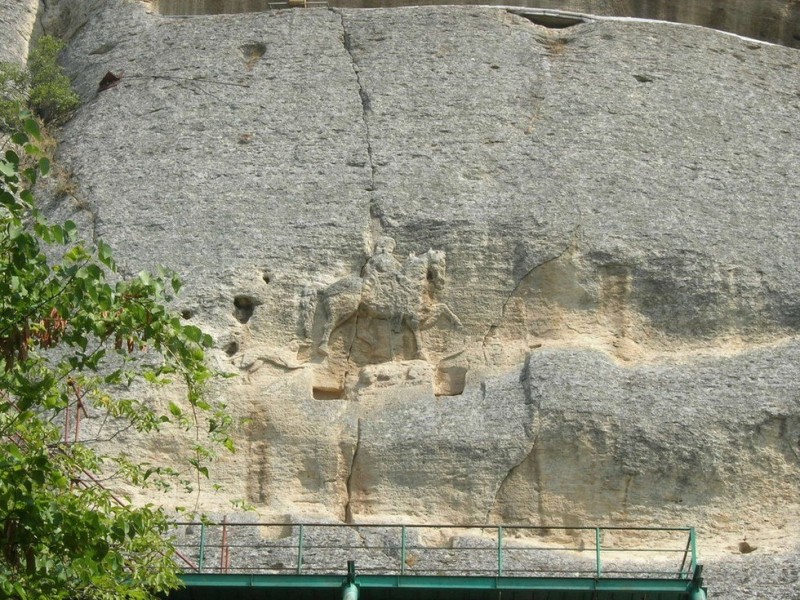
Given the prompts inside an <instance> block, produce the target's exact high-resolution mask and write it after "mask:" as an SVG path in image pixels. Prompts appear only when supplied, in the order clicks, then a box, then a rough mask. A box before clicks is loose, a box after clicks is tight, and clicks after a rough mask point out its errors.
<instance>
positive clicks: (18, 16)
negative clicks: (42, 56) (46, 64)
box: [0, 0, 39, 64]
mask: <svg viewBox="0 0 800 600" xmlns="http://www.w3.org/2000/svg"><path fill="white" fill-rule="evenodd" d="M38 6H39V3H38V2H37V1H36V0H8V3H7V4H6V6H3V7H0V62H12V63H17V64H22V63H24V62H25V61H26V60H27V58H28V42H29V41H30V39H31V34H32V33H33V26H34V22H35V21H36V10H37V8H38Z"/></svg>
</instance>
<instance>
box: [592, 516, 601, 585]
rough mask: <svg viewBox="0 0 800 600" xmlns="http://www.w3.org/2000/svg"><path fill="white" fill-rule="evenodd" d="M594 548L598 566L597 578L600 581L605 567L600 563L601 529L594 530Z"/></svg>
mask: <svg viewBox="0 0 800 600" xmlns="http://www.w3.org/2000/svg"><path fill="white" fill-rule="evenodd" d="M594 548H595V556H596V557H597V566H596V576H597V578H598V579H599V578H600V574H601V573H602V572H603V566H602V563H601V562H600V528H599V527H595V528H594Z"/></svg>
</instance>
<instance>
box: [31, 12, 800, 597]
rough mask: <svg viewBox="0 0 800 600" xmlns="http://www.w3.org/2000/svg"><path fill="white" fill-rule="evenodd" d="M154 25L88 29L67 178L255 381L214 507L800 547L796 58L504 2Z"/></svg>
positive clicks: (148, 447)
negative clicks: (633, 531)
mask: <svg viewBox="0 0 800 600" xmlns="http://www.w3.org/2000/svg"><path fill="white" fill-rule="evenodd" d="M64 6H66V4H65V5H64ZM148 8H149V6H146V5H144V4H141V3H136V2H122V1H117V0H110V1H109V2H108V3H106V4H104V5H103V6H101V7H99V8H97V9H96V10H95V11H94V12H92V13H91V14H90V15H89V18H88V19H87V20H86V23H85V25H84V26H83V27H81V28H80V29H78V30H76V32H75V34H74V35H73V36H72V37H71V39H70V43H69V45H68V47H67V49H66V50H65V52H64V54H63V56H62V57H61V59H62V62H63V65H64V67H65V69H66V70H67V72H68V73H69V75H70V77H71V78H72V79H73V81H74V84H75V86H76V88H77V89H78V91H79V92H80V93H81V95H82V97H83V98H84V100H85V102H84V105H83V106H82V107H81V108H80V110H78V111H77V112H76V114H75V116H74V117H73V119H72V120H71V121H70V122H68V123H67V124H65V125H64V127H63V128H62V129H61V130H60V131H59V132H58V135H59V137H60V147H59V153H58V156H59V158H58V160H59V161H60V162H61V163H63V167H64V168H65V169H68V170H69V172H71V173H74V174H75V179H76V182H75V185H76V186H78V187H79V189H80V191H81V196H80V197H81V198H84V197H85V198H86V201H87V202H90V203H91V207H92V209H93V210H95V211H96V212H95V213H94V214H98V215H102V220H99V221H100V222H99V226H98V228H97V235H99V236H101V237H102V238H103V239H104V240H105V241H106V242H107V243H109V244H110V245H111V246H112V247H113V248H114V251H115V256H116V258H117V261H118V262H119V264H120V267H121V269H122V270H123V272H130V273H136V272H138V271H139V270H141V269H143V268H153V266H154V265H159V264H161V265H164V266H166V267H170V268H172V269H175V270H176V271H178V272H179V273H180V274H181V275H182V277H183V279H184V282H185V285H184V291H183V296H182V297H181V298H180V299H179V303H180V304H179V305H178V309H182V311H183V313H184V314H183V318H184V319H187V320H191V322H192V324H196V325H197V326H199V327H202V328H203V329H204V330H207V331H208V332H209V333H210V334H212V335H213V337H214V338H215V340H217V346H216V349H215V350H214V351H213V352H212V357H211V360H212V361H214V363H215V366H217V367H218V368H219V369H221V370H223V371H225V372H227V373H230V374H235V375H237V377H233V378H230V379H225V380H224V381H221V382H220V384H219V386H218V387H216V388H215V390H214V393H216V394H219V395H220V396H222V397H224V398H225V399H226V400H227V402H228V405H229V406H230V410H231V411H232V413H233V416H234V417H235V418H242V419H247V422H248V423H250V425H248V426H246V427H242V428H241V430H240V431H238V432H237V434H238V435H239V436H240V438H241V439H240V440H238V441H239V444H238V446H239V447H241V448H242V450H241V451H240V453H239V454H237V455H236V456H235V457H223V458H221V459H220V468H219V469H218V471H217V475H216V476H217V478H218V483H220V484H222V485H224V488H225V490H226V491H225V493H220V494H216V495H214V494H211V493H208V494H204V495H203V496H202V498H201V502H202V503H203V504H204V506H205V509H206V510H208V511H214V510H220V511H223V510H227V507H228V500H229V499H230V498H246V499H247V500H248V501H249V502H250V503H252V504H253V505H255V507H256V510H257V511H258V512H259V515H260V516H263V517H264V518H265V519H279V518H285V517H286V516H287V515H289V516H291V517H292V518H294V517H296V518H298V519H306V520H314V519H319V520H324V519H335V520H341V519H343V518H344V519H347V520H349V521H351V522H360V521H372V522H377V521H381V520H393V521H397V520H398V519H402V520H403V521H404V522H412V521H414V522H416V521H419V522H423V523H431V522H450V523H454V524H464V523H469V522H477V523H483V522H487V521H488V522H491V523H501V522H512V521H513V522H516V523H532V524H546V525H549V526H557V525H568V526H579V525H595V524H597V523H602V524H619V525H623V524H636V525H662V524H665V523H669V524H674V523H680V524H686V523H689V524H697V525H698V526H699V527H701V528H702V529H703V532H704V535H707V536H709V537H710V538H712V539H714V540H715V542H714V543H713V545H712V547H713V548H716V550H714V551H713V552H716V554H713V552H712V555H713V556H712V558H713V559H714V560H716V559H719V557H720V556H723V555H724V554H725V552H729V553H735V555H736V557H737V560H739V561H747V560H753V561H756V560H761V558H760V557H761V556H764V557H766V556H771V555H768V554H767V553H769V552H779V551H781V552H782V551H783V549H785V548H791V547H793V546H794V545H796V544H797V540H798V539H800V533H798V530H797V529H798V526H797V519H796V515H797V514H798V513H797V511H798V504H797V498H798V492H800V483H799V482H800V459H799V458H798V456H799V455H800V404H798V400H797V399H798V398H800V394H798V385H799V384H798V381H800V372H799V371H800V339H798V333H799V332H798V327H800V325H799V324H800V300H799V299H800V268H798V264H797V263H798V252H797V248H796V239H797V233H798V232H797V223H800V207H798V204H797V202H796V200H797V196H798V190H800V171H798V169H797V168H796V163H797V156H798V155H800V141H798V136H797V135H795V132H796V124H797V122H798V117H799V116H800V98H798V97H797V94H796V93H795V92H796V90H800V58H798V55H797V52H796V51H795V50H793V49H789V48H784V47H778V46H769V45H765V44H757V43H755V42H753V41H752V40H743V39H739V38H736V37H734V36H730V35H725V34H722V33H719V32H714V31H710V30H705V29H700V28H691V27H682V26H674V25H670V24H666V23H653V22H622V21H613V20H604V19H601V18H596V17H593V18H586V19H581V21H580V22H578V23H574V24H570V26H568V27H562V28H554V27H553V26H552V24H547V23H540V22H537V20H536V19H532V18H529V17H528V18H526V17H525V16H521V15H520V14H513V13H512V12H509V11H508V10H505V9H500V8H478V7H448V8H444V7H414V8H399V9H391V10H390V9H386V10H383V9H376V10H370V11H359V10H355V9H346V8H341V9H339V8H337V9H335V10H333V9H331V10H296V11H266V12H263V13H252V14H247V15H227V16H225V17H220V18H202V19H189V18H187V19H174V18H170V17H167V16H164V15H159V14H155V13H153V12H152V11H151V12H148ZM162 8H163V7H162ZM123 68H124V70H125V72H126V76H125V77H122V78H121V79H120V81H119V82H118V84H117V85H115V86H113V87H112V88H109V89H107V90H105V91H103V92H102V93H99V94H98V93H97V86H98V82H99V81H101V79H102V78H103V76H104V75H105V74H106V73H107V72H109V71H112V72H120V71H121V70H122V69H123ZM365 98H368V102H365ZM46 200H47V201H46V202H45V203H44V204H43V206H46V207H48V208H47V210H49V211H50V213H51V217H52V218H53V219H61V220H63V219H62V217H63V218H69V215H71V213H72V212H74V207H73V206H72V205H71V204H70V203H68V202H63V201H62V202H59V201H58V198H51V199H46ZM164 393H165V395H167V396H168V395H169V393H170V392H169V391H165V392H164ZM186 443H187V444H189V443H190V442H189V441H187V442H186ZM180 444H181V440H180V439H178V438H176V439H175V440H172V443H171V444H169V448H172V449H173V450H174V448H175V447H179V446H180ZM166 448H167V445H165V444H164V443H163V440H162V443H159V442H153V441H152V440H145V439H142V440H133V439H132V440H129V450H130V453H131V454H132V455H134V456H137V457H139V458H141V459H143V460H148V461H150V462H153V463H158V464H162V463H164V462H165V461H168V459H169V457H170V453H168V452H167V450H166ZM356 454H357V456H356ZM138 499H139V500H147V499H145V498H141V497H139V498H138ZM169 501H171V499H170V500H169ZM176 503H180V502H177V501H176ZM745 537H746V539H747V541H748V544H750V546H751V547H752V548H756V550H754V551H753V552H750V553H747V554H742V553H741V552H740V551H739V550H738V543H739V542H740V541H742V540H743V539H744V538H745ZM553 539H555V538H553ZM557 541H559V542H560V541H564V540H557ZM566 541H569V540H566ZM573 541H574V540H573ZM717 542H718V543H717ZM554 543H555V542H554ZM729 548H730V549H731V550H730V551H728V550H727V549H729ZM723 558H724V556H723ZM720 560H721V559H720ZM764 560H766V559H764ZM776 560H777V559H776ZM778 562H780V561H778ZM737 564H740V563H737ZM741 564H744V563H741ZM754 564H755V563H754ZM760 564H761V563H760ZM763 564H766V563H763ZM776 564H778V563H776ZM716 572H717V573H723V572H725V570H724V569H722V568H718V570H717V571H716ZM796 572H797V571H796V568H795V570H794V571H792V573H796ZM769 585H772V586H774V587H773V588H770V589H774V590H776V592H775V595H776V597H793V596H792V594H793V590H794V589H795V588H792V587H791V585H793V584H791V583H787V582H771V583H770V584H769ZM795 595H796V594H795ZM731 597H732V598H738V597H737V596H735V595H732V596H731Z"/></svg>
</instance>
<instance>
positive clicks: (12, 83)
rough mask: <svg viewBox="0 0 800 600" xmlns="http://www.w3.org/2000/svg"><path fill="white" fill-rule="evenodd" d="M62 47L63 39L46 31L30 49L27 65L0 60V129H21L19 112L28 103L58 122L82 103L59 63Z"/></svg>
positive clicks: (47, 118) (45, 120) (29, 106)
mask: <svg viewBox="0 0 800 600" xmlns="http://www.w3.org/2000/svg"><path fill="white" fill-rule="evenodd" d="M63 48H64V43H63V42H62V41H61V40H59V39H58V38H55V37H52V36H48V35H46V36H43V37H41V38H39V40H38V42H37V43H36V45H35V46H34V47H33V49H32V50H31V53H30V56H29V57H28V68H27V69H23V68H21V67H19V66H17V65H15V64H13V63H0V129H3V130H5V131H12V130H15V129H18V128H19V127H20V126H21V124H22V123H21V121H20V119H19V114H20V112H21V111H22V109H24V108H26V107H27V108H30V110H32V111H33V112H34V113H35V114H36V115H37V116H38V117H39V118H41V119H42V120H43V121H44V122H45V123H49V122H55V123H59V122H62V121H64V120H65V119H66V118H67V117H68V116H69V114H70V113H72V111H73V110H75V109H76V108H77V107H78V106H79V105H80V98H79V97H78V95H77V94H76V93H75V92H74V91H73V90H72V87H71V86H70V81H69V78H68V77H67V76H66V75H65V74H64V71H63V70H62V69H61V66H60V65H59V64H58V54H59V53H60V52H61V50H63Z"/></svg>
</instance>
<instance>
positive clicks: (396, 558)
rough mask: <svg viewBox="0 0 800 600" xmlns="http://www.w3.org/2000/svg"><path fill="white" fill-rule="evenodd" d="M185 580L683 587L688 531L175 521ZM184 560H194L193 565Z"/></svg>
mask: <svg viewBox="0 0 800 600" xmlns="http://www.w3.org/2000/svg"><path fill="white" fill-rule="evenodd" d="M175 535H176V540H177V544H176V547H177V548H178V550H179V551H180V552H181V553H182V554H183V555H184V556H187V557H189V558H190V560H189V561H187V562H186V564H187V565H190V566H189V567H184V569H185V571H186V573H187V574H188V573H192V572H193V573H202V574H236V573H239V574H261V575H295V576H303V575H306V576H311V575H341V573H342V569H343V565H345V564H346V562H347V561H349V560H352V561H355V563H356V564H357V566H358V572H359V574H367V575H387V576H388V575H391V576H400V577H409V576H440V577H441V576H457V577H495V578H519V577H581V578H592V579H596V580H599V579H603V578H637V579H677V580H682V581H691V580H692V577H693V576H694V574H695V572H696V569H697V543H696V534H695V530H694V528H691V527H682V528H662V527H649V528H648V527H645V528H627V527H541V526H529V525H498V526H485V525H476V526H459V525H380V524H369V525H345V524H327V523H308V524H291V523H228V522H225V521H223V522H222V523H215V524H211V523H200V522H196V523H188V522H184V523H176V524H175ZM192 561H195V562H194V563H193V562H192Z"/></svg>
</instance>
